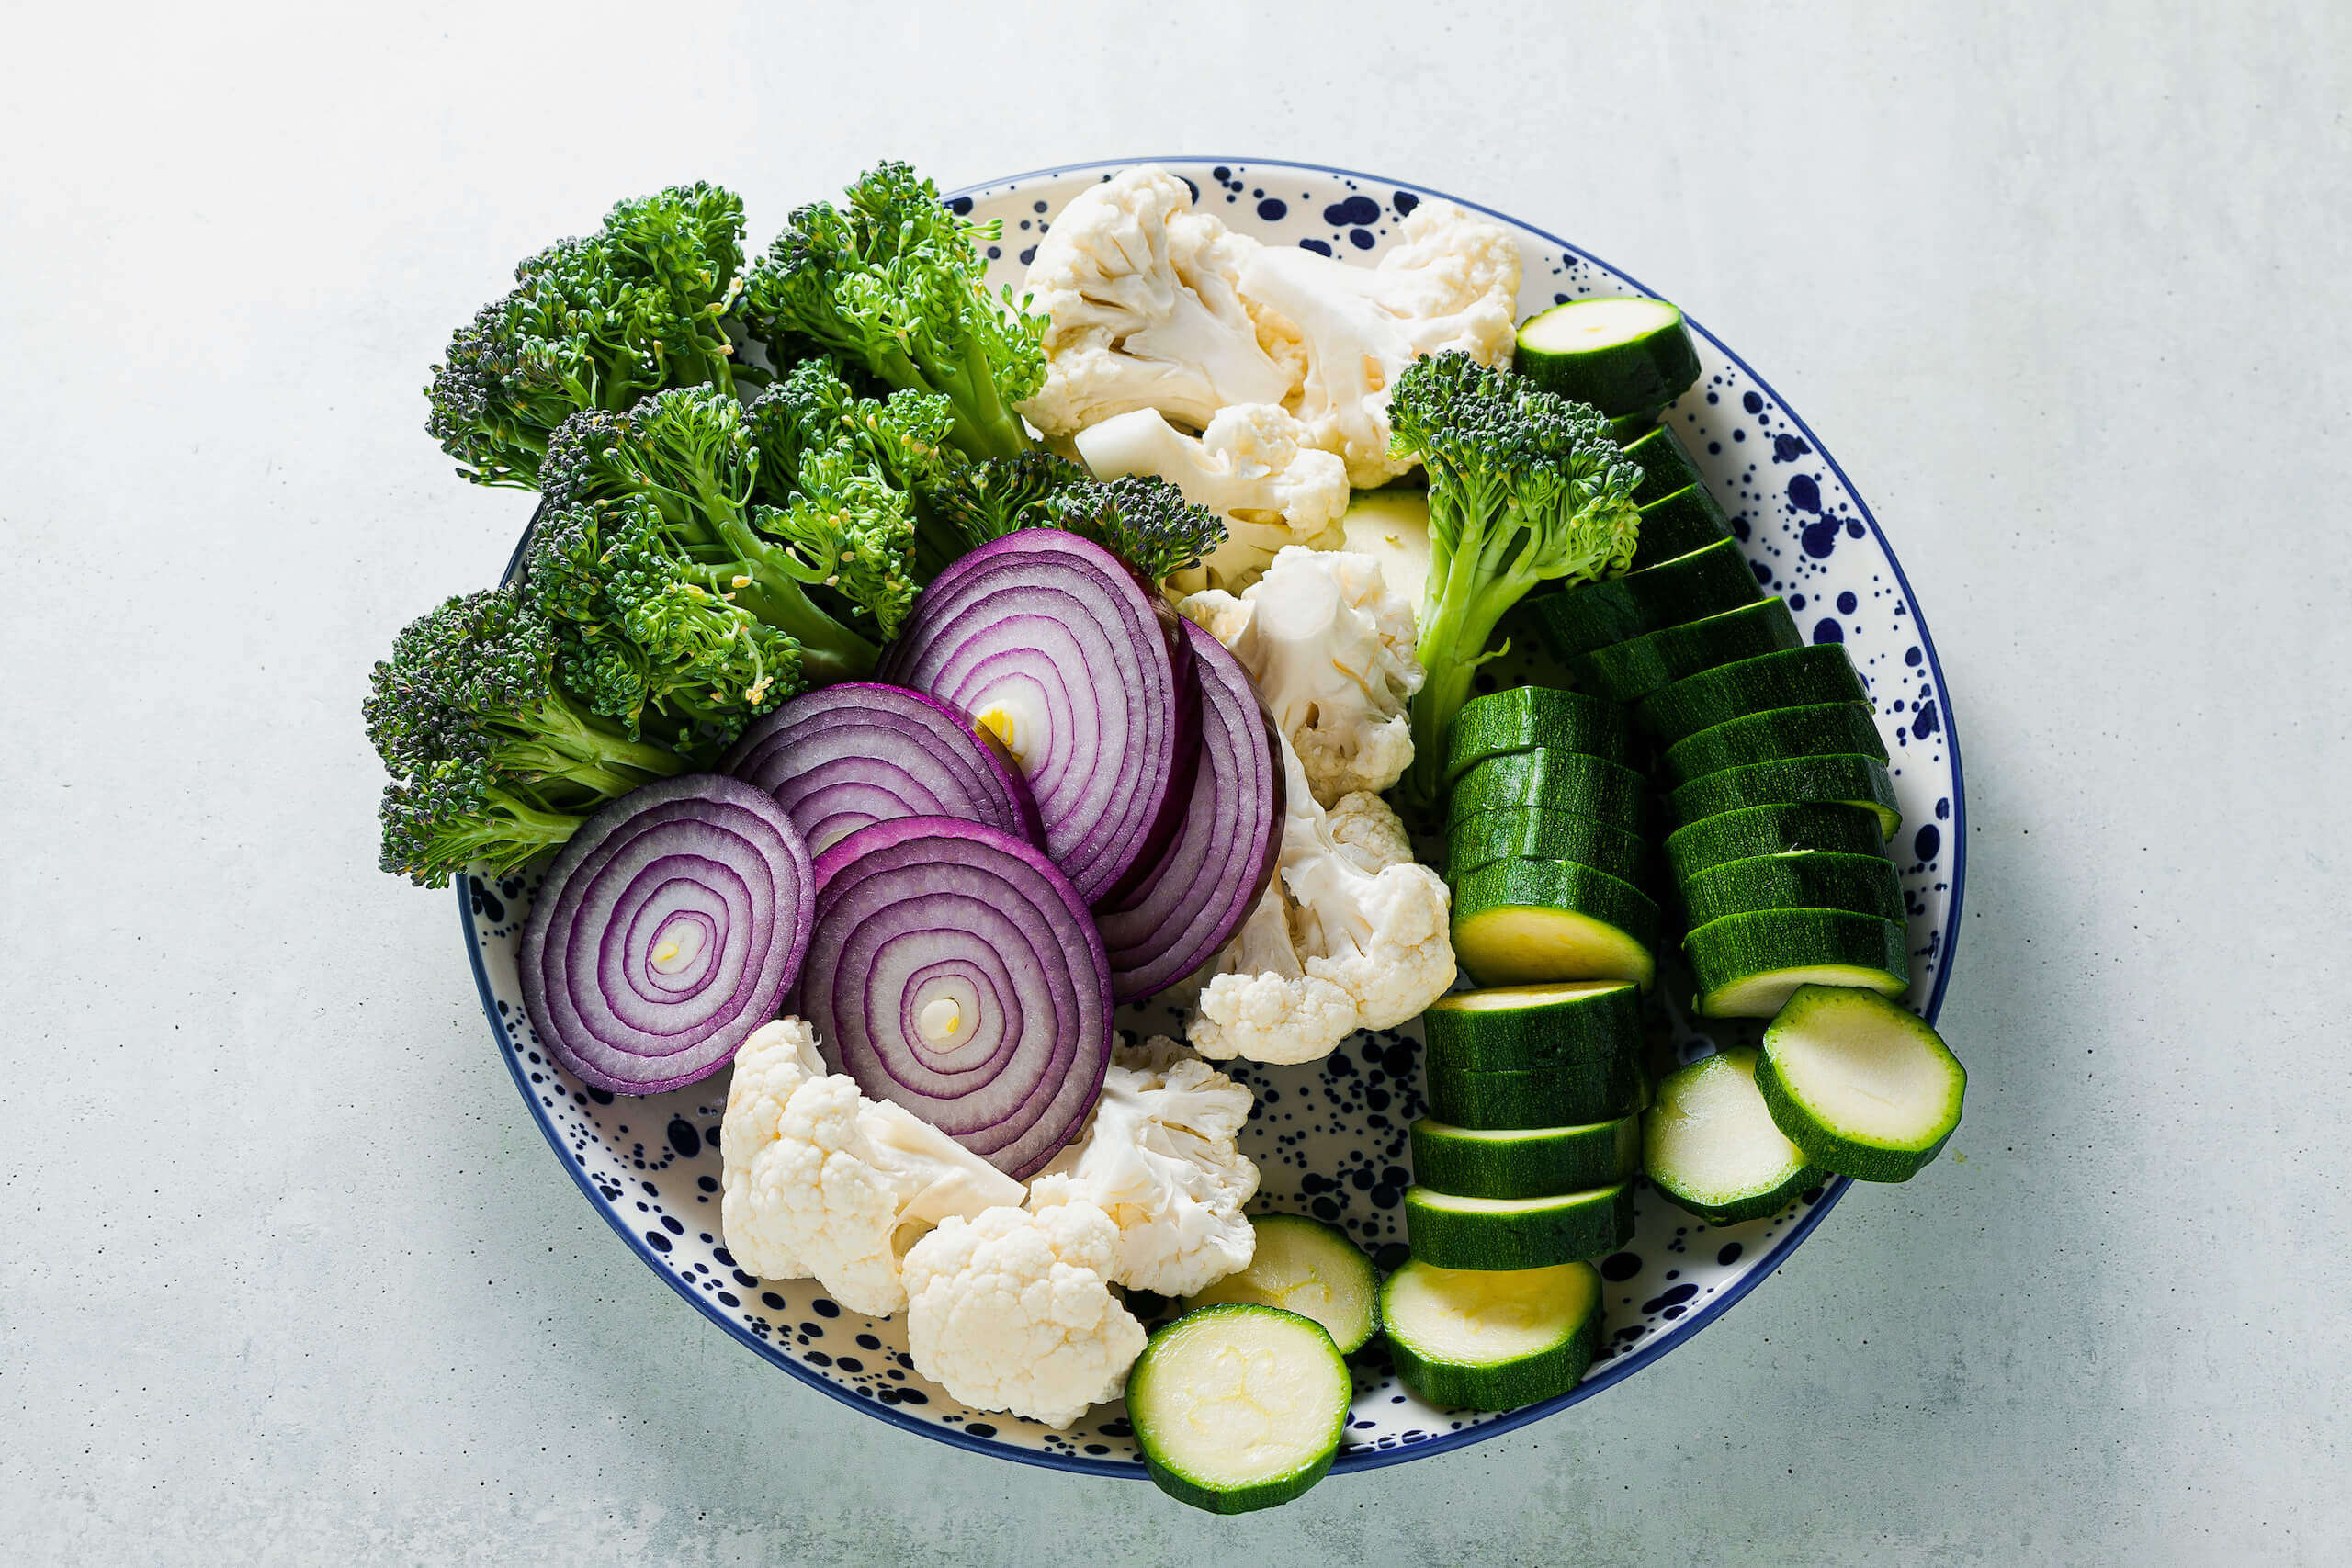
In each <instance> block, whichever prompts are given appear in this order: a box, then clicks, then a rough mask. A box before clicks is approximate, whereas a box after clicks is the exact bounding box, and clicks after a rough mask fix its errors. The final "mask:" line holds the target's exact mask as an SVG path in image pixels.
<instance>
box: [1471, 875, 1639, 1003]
mask: <svg viewBox="0 0 2352 1568" xmlns="http://www.w3.org/2000/svg"><path fill="white" fill-rule="evenodd" d="M1661 919H1662V917H1661V916H1660V915H1659V913H1658V908H1657V903H1656V901H1655V900H1653V899H1652V898H1651V897H1649V895H1647V894H1645V893H1644V892H1643V891H1642V890H1641V889H1640V888H1638V887H1635V886H1633V885H1632V884H1631V883H1628V882H1624V881H1622V880H1620V879H1619V878H1617V877H1613V876H1611V875H1609V874H1607V873H1605V872H1600V871H1596V870H1594V869H1592V868H1591V867H1589V866H1581V865H1577V864H1575V863H1571V862H1567V861H1529V860H1507V861H1497V862H1495V863H1492V864H1490V865H1484V866H1480V867H1479V868H1478V869H1477V870H1476V871H1473V872H1471V873H1469V874H1466V875H1464V876H1460V877H1457V878H1455V879H1454V881H1453V953H1454V957H1455V958H1456V959H1457V960H1458V961H1459V962H1460V964H1461V965H1462V967H1463V969H1464V971H1465V972H1466V973H1468V975H1469V976H1470V977H1471V978H1472V979H1474V980H1476V982H1477V983H1478V984H1479V985H1481V986H1521V985H1532V984H1536V983H1539V982H1545V981H1555V980H1631V981H1633V982H1634V984H1636V985H1638V986H1641V987H1644V988H1647V987H1648V986H1649V984H1650V982H1651V981H1652V979H1654V978H1655V977H1656V976H1657V957H1656V953H1655V949H1656V947H1657V935H1658V926H1659V922H1660V920H1661Z"/></svg>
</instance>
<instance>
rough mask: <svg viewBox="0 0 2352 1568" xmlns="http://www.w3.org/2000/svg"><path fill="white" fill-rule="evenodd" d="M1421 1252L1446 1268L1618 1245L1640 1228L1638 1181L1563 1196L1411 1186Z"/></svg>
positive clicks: (1409, 1234)
mask: <svg viewBox="0 0 2352 1568" xmlns="http://www.w3.org/2000/svg"><path fill="white" fill-rule="evenodd" d="M1405 1235H1406V1239H1407V1240H1408V1242H1409V1243H1410V1244H1411V1246H1412V1248H1413V1256H1414V1257H1415V1258H1418V1259H1419V1261H1421V1262H1423V1263H1434V1264H1436V1265H1437V1266H1438V1267H1439V1268H1441V1269H1548V1268H1551V1267H1552V1266H1554V1265H1555V1264H1560V1263H1576V1262H1580V1261H1582V1260H1583V1259H1585V1258H1600V1257H1603V1256H1605V1255H1606V1254H1608V1253H1611V1252H1614V1251H1616V1250H1617V1249H1618V1248H1619V1247H1623V1246H1624V1245H1625V1244H1626V1243H1627V1242H1628V1241H1631V1240H1632V1239H1633V1236H1634V1186H1633V1183H1632V1182H1630V1181H1627V1182H1618V1183H1615V1184H1613V1185H1611V1186H1608V1187H1596V1188H1594V1189H1593V1190H1590V1191H1589V1192H1568V1193H1564V1194H1562V1195H1560V1196H1559V1197H1556V1198H1457V1197H1454V1196H1453V1195H1452V1194H1451V1193H1445V1192H1432V1191H1430V1190H1429V1189H1428V1188H1426V1187H1408V1188H1407V1189H1406V1190H1405Z"/></svg>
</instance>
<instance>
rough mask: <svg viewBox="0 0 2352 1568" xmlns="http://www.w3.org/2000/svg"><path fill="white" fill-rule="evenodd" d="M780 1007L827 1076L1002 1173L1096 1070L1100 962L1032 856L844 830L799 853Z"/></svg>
mask: <svg viewBox="0 0 2352 1568" xmlns="http://www.w3.org/2000/svg"><path fill="white" fill-rule="evenodd" d="M816 869H817V904H816V915H815V919H814V922H813V926H812V929H811V931H810V935H809V963H808V965H807V967H806V968H805V969H803V970H802V972H801V976H800V985H799V987H798V989H797V992H796V993H795V996H794V1000H793V1010H794V1011H795V1012H797V1014H798V1015H799V1016H800V1017H801V1018H803V1019H805V1020H806V1021H808V1022H809V1024H810V1025H811V1026H813V1027H814V1028H815V1029H816V1031H817V1038H818V1039H820V1040H822V1041H824V1042H826V1050H827V1053H828V1055H830V1056H831V1060H832V1062H833V1064H834V1070H835V1071H837V1072H843V1073H847V1074H849V1075H850V1076H851V1077H854V1078H855V1079H856V1080H857V1087H858V1089H859V1090H860V1091H861V1092H862V1093H864V1094H865V1096H866V1097H867V1098H868V1099H872V1100H895V1101H897V1102H898V1103H899V1105H902V1106H904V1107H905V1108H906V1109H907V1110H908V1111H911V1112H913V1113H914V1114H915V1115H917V1116H919V1117H921V1118H922V1119H923V1120H924V1121H926V1122H930V1123H931V1124H932V1125H933V1126H934V1127H937V1128H938V1129H939V1130H940V1131H941V1132H943V1133H945V1134H947V1135H948V1136H949V1137H951V1138H954V1139H955V1140H956V1142H957V1143H959V1144H961V1145H964V1146H965V1147H966V1148H967V1149H969V1150H971V1151H972V1152H973V1153H974V1154H976V1155H978V1156H980V1157H981V1158H983V1159H985V1160H987V1161H988V1162H989V1164H990V1165H993V1166H995V1167H996V1168H998V1169H999V1170H1001V1171H1003V1172H1004V1173H1005V1174H1006V1175H1008V1176H1012V1177H1014V1178H1017V1179H1026V1178H1027V1177H1028V1176H1030V1175H1031V1174H1032V1173H1034V1172H1035V1171H1036V1170H1037V1169H1038V1168H1040V1167H1042V1166H1044V1165H1045V1164H1046V1161H1048V1160H1050V1159H1052V1158H1053V1157H1054V1155H1055V1153H1056V1152H1057V1151H1058V1150H1059V1149H1060V1148H1061V1146H1062V1145H1064V1144H1067V1143H1069V1141H1070V1139H1072V1138H1074V1137H1076V1136H1077V1135H1078V1133H1079V1130H1080V1128H1081V1127H1083V1126H1084V1125H1085V1123H1086V1118H1087V1117H1088V1116H1089V1115H1090V1114H1091V1113H1092V1111H1093V1110H1094V1102H1095V1100H1097V1099H1098V1098H1100V1096H1101V1095H1102V1092H1103V1072H1104V1070H1105V1069H1106V1068H1107V1067H1108V1066H1109V1065H1110V1061H1111V1045H1112V1042H1113V1034H1112V1030H1111V970H1110V964H1109V961H1108V959H1107V958H1105V956H1104V954H1103V939H1102V938H1101V936H1099V935H1098V934H1096V932H1095V930H1094V921H1093V919H1091V917H1090V916H1089V915H1088V913H1087V910H1086V904H1085V901H1084V900H1082V899H1081V898H1080V897H1079V896H1078V889H1077V888H1076V887H1074V886H1071V884H1070V881H1069V878H1068V877H1066V876H1064V875H1063V874H1061V873H1060V872H1059V871H1057V870H1056V869H1055V868H1054V864H1053V863H1052V862H1051V861H1049V860H1047V859H1046V856H1045V855H1044V853H1043V852H1040V851H1039V850H1038V849H1037V848H1036V846H1035V845H1034V844H1029V843H1025V842H1023V840H1020V839H1018V838H1015V837H1014V836H1013V835H1012V834H1010V833H1005V832H1001V831H999V830H998V829H993V828H984V827H982V826H980V825H979V824H978V823H975V822H967V821H963V820H961V819H958V818H947V817H902V818H896V819H894V820H891V821H888V822H876V823H875V824H874V825H873V826H872V827H869V828H862V829H858V830H857V831H856V832H854V833H853V834H851V835H850V836H849V837H848V838H846V839H843V840H842V841H841V842H839V843H837V844H835V845H834V846H833V847H832V848H831V849H829V850H827V851H826V852H824V853H823V854H821V855H820V856H818V857H817V868H816Z"/></svg>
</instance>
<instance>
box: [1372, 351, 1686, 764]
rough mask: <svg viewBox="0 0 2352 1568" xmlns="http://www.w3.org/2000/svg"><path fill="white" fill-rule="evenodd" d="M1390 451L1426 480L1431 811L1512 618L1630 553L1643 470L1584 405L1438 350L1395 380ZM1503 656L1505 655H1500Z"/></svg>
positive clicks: (1417, 716) (1418, 726)
mask: <svg viewBox="0 0 2352 1568" xmlns="http://www.w3.org/2000/svg"><path fill="white" fill-rule="evenodd" d="M1388 422H1389V425H1390V428H1391V430H1392V432H1393V434H1394V443H1393V445H1394V449H1395V451H1396V453H1397V455H1398V456H1400V457H1402V456H1406V455H1411V456H1414V457H1419V458H1420V460H1421V465H1422V467H1423V468H1424V469H1426V470H1427V472H1428V475H1429V486H1430V571H1429V579H1428V581H1427V584H1426V586H1425V587H1424V588H1423V590H1422V593H1421V605H1420V647H1419V659H1420V662H1421V668H1422V669H1423V670H1424V671H1426V672H1427V679H1426V680H1425V681H1424V682H1423V683H1422V686H1421V689H1420V690H1419V692H1418V693H1416V694H1414V696H1413V702H1412V719H1413V767H1412V772H1411V773H1409V774H1408V777H1407V781H1406V782H1407V785H1408V791H1409V793H1410V795H1412V797H1413V798H1414V799H1415V800H1416V802H1417V803H1418V804H1420V805H1423V806H1429V805H1434V804H1435V802H1436V800H1437V797H1438V788H1439V784H1440V780H1441V778H1442V773H1443V770H1444V764H1445V751H1444V743H1445V733H1446V729H1447V728H1448V727H1449V726H1450V725H1452V724H1453V716H1454V715H1455V714H1456V713H1458V712H1460V711H1461V708H1462V705H1463V703H1464V701H1465V700H1466V699H1467V698H1468V696H1469V694H1470V680H1471V675H1472V673H1473V672H1474V671H1476V669H1477V667H1478V666H1479V665H1480V664H1481V663H1484V662H1485V661H1486V660H1487V659H1490V658H1492V657H1494V656H1495V655H1494V653H1490V652H1488V651H1487V639H1488V638H1489V637H1492V636H1493V635H1494V630H1495V624H1496V623H1497V622H1498V621H1499V620H1500V619H1501V618H1502V615H1503V612H1505V611H1506V610H1509V609H1510V607H1511V606H1512V605H1513V604H1517V603H1519V601H1520V600H1521V598H1523V597H1525V595H1526V593H1527V592H1528V590H1530V589H1532V588H1533V587H1534V586H1535V585H1536V584H1537V583H1538V582H1543V581H1561V582H1564V583H1574V582H1581V581H1589V580H1592V579H1596V578H1600V577H1602V576H1605V575H1607V574H1609V573H1611V572H1615V571H1621V570H1623V569H1624V567H1625V565H1626V563H1627V562H1628V561H1630V560H1631V559H1632V558H1633V554H1634V538H1635V535H1636V533H1637V531H1638V529H1639V527H1640V524H1641V519H1640V514H1639V513H1636V512H1635V511H1634V500H1633V491H1634V485H1636V484H1638V483H1639V482H1640V481H1641V469H1640V468H1637V467H1636V466H1634V464H1632V463H1630V462H1627V461H1626V460H1625V457H1624V454H1623V452H1622V451H1621V450H1620V449H1619V448H1618V446H1617V445H1616V444H1615V443H1614V442H1612V441H1611V440H1610V438H1609V422H1608V421H1607V420H1606V419H1604V418H1602V417H1601V415H1600V413H1599V412H1597V411H1595V410H1593V409H1590V408H1588V407H1586V406H1585V405H1584V404H1582V403H1576V402H1570V401H1568V400H1566V399H1564V398H1559V397H1555V396H1553V395H1552V394H1551V393H1548V392H1543V391H1538V390H1536V389H1533V388H1532V387H1530V386H1528V385H1527V384H1526V383H1525V382H1524V381H1522V380H1521V379H1520V378H1518V377H1516V376H1512V375H1509V374H1507V373H1505V372H1501V371H1498V370H1494V369H1491V368H1489V367H1487V366H1484V365H1480V364H1479V363H1477V362H1476V360H1474V359H1472V358H1470V357H1469V356H1468V355H1464V354H1458V353H1449V354H1440V355H1431V356H1430V357H1428V358H1426V359H1421V360H1418V361H1416V362H1415V363H1414V364H1413V365H1412V366H1411V367H1409V368H1408V369H1407V370H1406V371H1405V372H1404V374H1402V375H1400V376H1398V377H1397V384H1396V388H1395V391H1394V394H1393V396H1392V398H1391V400H1390V402H1389V408H1388ZM1500 651H1501V649H1496V650H1495V652H1496V653H1498V652H1500Z"/></svg>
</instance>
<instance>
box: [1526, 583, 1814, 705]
mask: <svg viewBox="0 0 2352 1568" xmlns="http://www.w3.org/2000/svg"><path fill="white" fill-rule="evenodd" d="M1803 646H1804V634H1803V633H1801V632H1800V631H1798V630H1797V623H1796V617H1794V616H1793V615H1790V614H1789V606H1788V604H1786V603H1785V602H1783V601H1782V600H1780V599H1777V598H1775V599H1758V600H1757V601H1756V602H1755V603H1753V604H1742V605H1740V606H1739V607H1738V608H1737V609H1735V610H1725V611H1724V612H1723V613H1721V614H1720V615H1709V616H1706V617H1705V618H1703V619H1701V620H1694V621H1686V622H1684V623H1683V624H1682V625H1680V626H1668V627H1667V628H1666V629H1665V630H1663V631H1655V632H1648V633H1645V634H1644V635H1643V636H1641V637H1635V638H1634V639H1633V640H1632V641H1630V642H1619V643H1611V644H1610V645H1609V646H1608V647H1607V648H1597V649H1593V650H1592V651H1591V652H1590V653H1586V654H1579V655H1578V656H1577V657H1576V658H1574V659H1572V660H1568V669H1569V671H1570V672H1571V673H1573V674H1574V675H1575V676H1576V678H1577V682H1579V683H1581V684H1582V685H1584V686H1586V687H1587V688H1588V689H1589V690H1591V691H1593V692H1596V693H1598V694H1600V695H1601V696H1604V697H1608V698H1610V699H1611V700H1613V701H1616V702H1621V703H1630V702H1637V701H1639V700H1640V699H1641V698H1643V697H1645V696H1647V695H1649V694H1651V693H1652V692H1655V691H1657V690H1658V689H1659V688H1660V687H1662V686H1668V685H1671V684H1672V683H1673V682H1677V681H1679V680H1681V679H1682V678H1683V677H1684V676H1686V675H1696V674H1698V673H1699V672H1700V671H1703V670H1713V669H1717V668H1719V667H1721V666H1723V665H1725V664H1736V663H1737V662H1739V660H1743V659H1754V658H1757V657H1758V656H1759V655H1761V654H1766V653H1778V652H1781V651H1783V650H1785V649H1794V648H1801V647H1803Z"/></svg>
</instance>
